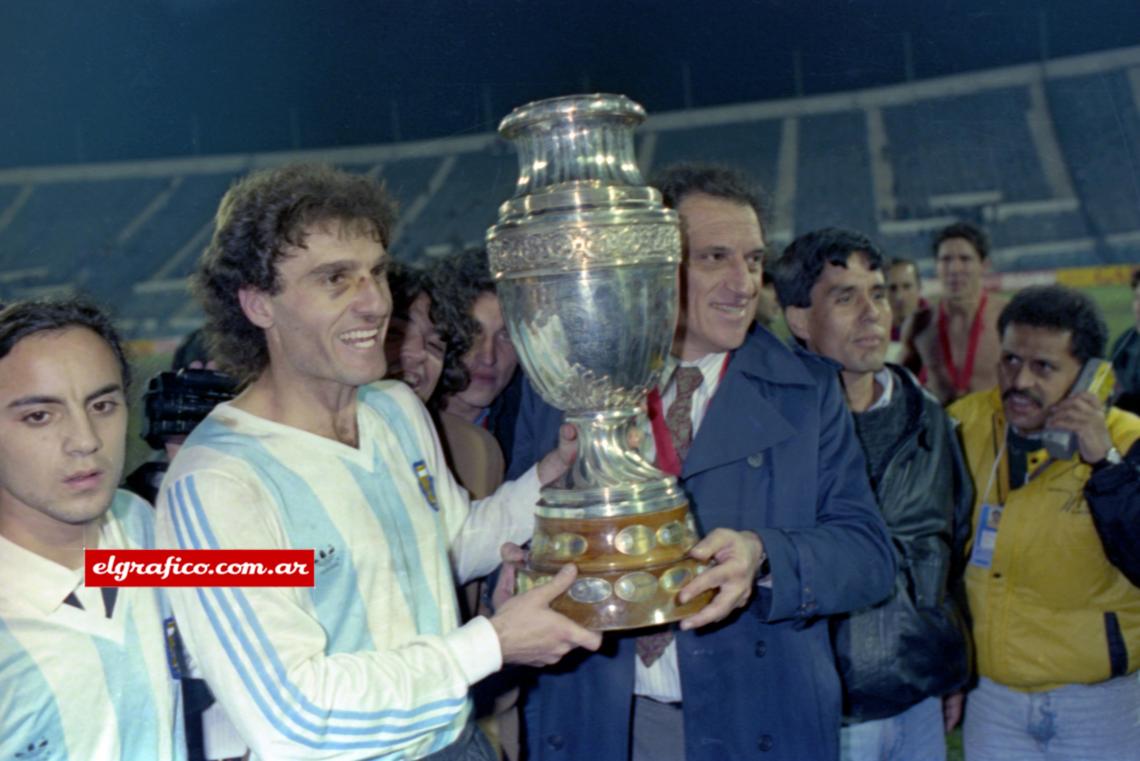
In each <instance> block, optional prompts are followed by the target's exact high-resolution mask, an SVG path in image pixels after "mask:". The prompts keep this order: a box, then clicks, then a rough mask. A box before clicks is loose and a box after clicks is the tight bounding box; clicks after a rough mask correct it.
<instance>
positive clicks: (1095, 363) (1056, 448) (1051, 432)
mask: <svg viewBox="0 0 1140 761" xmlns="http://www.w3.org/2000/svg"><path fill="white" fill-rule="evenodd" d="M1115 388H1116V373H1115V372H1113V369H1112V363H1111V362H1109V361H1108V360H1104V359H1097V358H1094V359H1090V360H1089V361H1088V362H1085V365H1084V367H1082V368H1081V372H1080V374H1078V375H1077V379H1076V380H1075V381H1073V387H1072V388H1071V389H1069V393H1068V394H1067V396H1075V395H1077V394H1079V393H1081V392H1082V391H1091V392H1092V393H1093V394H1094V395H1095V396H1096V398H1097V399H1100V401H1101V403H1102V404H1104V405H1105V406H1107V405H1108V402H1109V399H1111V398H1112V394H1113V391H1114V389H1115ZM1041 445H1042V446H1044V447H1045V449H1046V450H1048V452H1049V456H1050V457H1052V458H1053V459H1055V460H1067V459H1069V458H1070V457H1072V456H1073V454H1074V453H1076V451H1077V435H1076V434H1075V433H1073V432H1072V431H1064V430H1061V429H1060V428H1046V429H1045V430H1044V431H1042V432H1041Z"/></svg>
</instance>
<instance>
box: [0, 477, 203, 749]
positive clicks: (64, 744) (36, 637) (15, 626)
mask: <svg viewBox="0 0 1140 761" xmlns="http://www.w3.org/2000/svg"><path fill="white" fill-rule="evenodd" d="M100 520H101V526H100V533H99V546H100V547H103V548H134V549H146V548H150V547H153V546H154V515H153V510H152V509H151V507H150V505H148V504H146V503H145V502H143V501H142V500H141V499H139V498H138V497H136V496H134V495H133V494H130V493H129V492H125V491H119V492H116V494H115V497H114V500H113V501H112V503H111V507H110V509H109V510H108V511H107V513H106V514H105V515H104V516H103V517H102V518H101V519H100ZM0 578H2V579H3V582H2V583H0V759H4V761H9V759H12V760H13V761H17V760H18V761H45V760H46V759H53V761H58V760H62V759H70V760H74V761H87V760H88V759H99V761H115V759H119V761H136V760H137V759H148V760H149V759H154V761H167V760H173V761H181V760H182V759H185V757H186V752H185V740H184V737H183V732H182V703H181V695H182V693H181V689H180V684H179V682H178V681H177V679H176V678H175V672H176V667H175V666H173V665H172V663H174V664H176V663H177V662H178V661H177V660H175V661H173V662H172V661H171V660H170V659H169V656H170V654H171V653H170V651H169V650H168V638H167V632H166V630H165V628H164V621H169V623H170V625H171V626H173V619H172V618H171V617H170V611H169V609H168V608H167V606H166V603H165V599H164V598H163V596H162V595H161V594H160V593H159V590H157V589H154V588H146V587H138V588H131V587H124V588H122V589H119V591H118V593H117V597H116V599H115V604H114V608H113V611H112V615H111V617H110V618H107V617H106V613H105V610H104V605H103V598H102V594H101V592H100V590H98V589H87V588H85V587H83V570H82V569H77V570H69V569H67V568H64V567H63V566H61V565H59V564H58V563H55V562H53V561H51V560H48V559H46V558H43V557H41V556H39V555H37V554H35V553H33V552H30V551H29V550H26V549H24V548H23V547H20V546H18V545H16V544H14V543H12V542H10V541H8V540H7V539H5V538H3V537H0ZM70 593H74V594H75V597H76V598H77V599H78V601H79V602H80V604H81V605H82V606H83V607H82V608H80V607H76V606H74V605H71V604H64V599H65V598H66V597H68V595H69V594H70ZM170 642H171V644H172V645H173V646H174V647H176V646H177V645H176V642H177V638H176V637H171V638H170Z"/></svg>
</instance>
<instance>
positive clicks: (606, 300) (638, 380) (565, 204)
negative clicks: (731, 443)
mask: <svg viewBox="0 0 1140 761" xmlns="http://www.w3.org/2000/svg"><path fill="white" fill-rule="evenodd" d="M644 119H645V111H644V110H643V109H642V108H641V106H639V105H638V104H636V103H634V102H633V101H631V100H630V99H628V98H626V97H624V96H621V95H604V94H598V95H574V96H567V97H562V98H553V99H550V100H544V101H538V102H535V103H530V104H527V105H525V106H522V107H520V108H518V109H515V110H514V111H513V112H512V113H511V114H510V115H509V116H507V117H506V118H505V119H504V120H503V122H502V124H501V125H500V126H499V133H500V134H501V135H503V137H505V138H507V139H509V140H511V141H513V142H514V144H515V146H516V148H517V150H518V156H519V180H518V187H517V192H516V194H515V196H514V197H513V198H511V199H510V200H508V201H506V202H505V203H504V204H503V205H502V206H501V207H500V210H499V221H498V224H496V225H495V226H493V227H492V228H491V229H490V230H488V232H487V251H488V255H489V258H490V263H491V271H492V274H493V275H494V277H495V280H496V287H497V290H498V294H499V300H500V303H501V304H502V309H503V316H504V319H505V321H506V323H507V327H508V330H509V331H510V334H511V339H512V340H513V342H514V345H515V348H516V351H517V352H518V355H519V360H520V361H521V362H522V364H523V367H524V368H525V370H526V372H527V376H528V377H529V379H530V381H531V383H532V385H533V386H534V387H535V390H536V391H537V392H538V393H539V394H540V395H541V396H542V398H543V399H545V400H546V401H547V402H548V403H550V404H551V405H553V406H555V407H557V408H559V409H561V410H563V411H564V413H565V419H566V421H567V422H569V423H572V424H574V425H575V426H576V427H577V429H578V457H577V459H576V461H575V463H574V465H573V467H572V468H571V470H570V472H569V473H568V474H567V476H566V477H565V478H564V479H563V480H562V481H561V482H559V483H557V484H553V485H551V486H548V487H546V488H544V489H543V490H542V500H541V501H540V502H539V504H538V507H537V508H536V522H535V532H534V538H533V539H532V541H531V552H530V556H529V560H528V562H527V566H526V567H525V568H524V569H522V570H521V571H520V574H519V589H520V590H522V591H525V590H526V589H529V588H531V587H533V586H535V585H537V584H542V583H545V582H546V581H548V580H549V578H550V577H551V576H552V575H553V574H554V573H556V572H557V571H558V569H559V568H560V567H561V566H562V565H564V564H566V563H570V562H572V563H575V564H577V566H578V569H579V577H578V579H576V580H575V582H574V584H573V585H572V586H571V588H570V589H569V590H568V592H567V593H566V594H564V595H561V596H559V597H558V598H557V599H556V600H555V602H554V603H553V605H552V607H553V608H555V609H556V610H559V611H560V612H562V613H565V614H566V615H568V616H570V617H571V618H573V619H575V620H576V621H578V622H580V623H582V624H583V625H585V626H587V627H589V628H592V629H597V630H610V629H632V628H638V627H643V626H651V625H655V624H660V623H666V622H669V621H675V620H678V619H681V618H684V617H686V616H688V615H691V614H692V613H695V612H696V611H697V610H700V609H701V608H702V607H704V605H706V604H707V603H708V601H709V600H710V599H711V598H712V594H713V593H712V592H711V591H710V592H706V593H704V594H702V595H699V596H698V597H697V598H695V599H693V600H691V601H689V602H688V603H686V604H685V605H683V606H682V605H678V604H677V591H678V590H679V589H680V588H681V587H682V586H683V585H684V584H685V583H686V582H687V581H689V580H690V579H691V578H693V576H695V575H696V574H698V573H700V572H701V571H703V570H704V567H703V566H702V565H700V564H698V563H697V562H696V561H695V560H694V559H692V558H690V557H689V556H688V552H689V550H690V549H691V548H692V546H693V545H694V544H695V543H696V541H697V531H696V525H695V522H694V520H693V516H692V514H691V513H690V512H689V507H688V500H687V499H686V497H685V494H684V492H683V491H682V490H681V489H680V487H679V486H678V485H677V482H676V479H675V478H674V477H673V476H671V475H669V474H667V473H664V472H663V471H661V470H659V469H658V468H657V467H656V466H655V465H654V464H653V463H652V462H651V461H649V460H648V459H647V458H646V457H645V456H643V454H642V453H641V451H640V449H639V447H637V446H635V445H634V443H635V442H636V438H637V437H636V434H635V433H634V432H635V431H646V430H648V425H647V424H646V419H645V399H646V395H647V394H648V392H649V390H650V389H651V388H653V387H654V386H655V385H656V383H657V381H658V379H659V377H660V374H661V370H662V368H663V367H664V365H665V358H666V357H667V356H668V352H669V348H670V345H671V343H672V340H673V332H674V329H675V327H676V322H677V266H678V264H679V263H680V260H681V234H680V226H679V223H678V218H677V214H676V212H674V211H672V210H670V209H666V208H665V207H664V205H663V204H662V203H661V195H660V193H658V192H657V191H656V190H654V189H653V188H649V187H647V186H645V184H644V182H643V180H642V178H641V173H640V170H639V169H638V168H637V163H636V161H635V160H634V155H633V129H634V127H636V125H638V124H639V123H641V122H642V121H643V120H644Z"/></svg>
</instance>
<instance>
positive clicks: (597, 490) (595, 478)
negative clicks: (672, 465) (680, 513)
mask: <svg viewBox="0 0 1140 761" xmlns="http://www.w3.org/2000/svg"><path fill="white" fill-rule="evenodd" d="M566 422H568V423H571V424H573V425H574V426H575V427H576V428H577V429H578V457H577V459H576V460H575V461H574V465H573V466H572V467H571V469H570V471H569V472H568V473H567V474H566V476H564V477H563V479H562V481H561V482H560V483H558V484H557V485H554V486H548V487H546V488H545V489H543V490H542V502H541V503H540V507H539V511H540V514H542V515H548V516H551V517H576V518H586V517H607V516H615V515H634V514H642V513H649V512H656V511H659V510H671V509H673V508H675V507H677V506H679V505H682V504H685V496H684V494H683V493H682V492H681V491H680V490H679V489H678V488H677V485H676V481H675V480H674V479H673V478H672V477H671V476H669V475H667V474H666V473H664V472H662V471H661V470H658V469H657V468H656V467H655V466H654V465H653V464H652V463H651V462H649V460H647V459H646V458H645V457H644V455H643V454H642V452H641V450H640V445H641V443H642V442H641V439H642V431H645V430H647V428H648V426H647V425H645V416H644V414H643V413H642V412H641V411H640V410H636V409H634V410H621V409H619V410H606V411H605V412H601V413H589V414H567V416H566Z"/></svg>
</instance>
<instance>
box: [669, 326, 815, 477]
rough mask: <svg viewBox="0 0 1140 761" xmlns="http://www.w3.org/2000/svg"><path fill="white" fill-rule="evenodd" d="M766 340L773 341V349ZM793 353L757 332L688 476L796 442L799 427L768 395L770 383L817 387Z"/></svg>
mask: <svg viewBox="0 0 1140 761" xmlns="http://www.w3.org/2000/svg"><path fill="white" fill-rule="evenodd" d="M764 339H770V342H771V344H774V346H773V345H764V344H765V343H768V342H767V341H765V340H764ZM798 365H799V361H798V360H797V359H795V357H794V355H793V354H792V352H791V351H790V350H789V349H788V348H787V347H786V346H783V345H782V344H780V343H779V342H778V341H777V340H776V339H775V338H774V337H771V336H770V335H768V334H764V335H763V336H761V335H757V334H755V333H754V334H753V335H752V336H751V337H750V340H748V341H745V344H744V346H742V347H741V348H740V349H739V350H738V352H737V353H736V355H734V356H733V359H732V362H731V363H730V364H729V368H728V373H727V374H726V375H725V377H724V380H723V381H721V384H720V387H719V388H718V389H717V390H716V393H715V394H714V395H713V398H712V401H711V402H710V403H709V407H708V410H707V411H706V412H705V418H704V420H702V421H701V426H700V428H699V429H698V431H697V436H696V438H694V439H693V446H692V448H691V449H690V450H689V456H688V457H686V458H685V462H684V464H683V465H682V467H681V477H682V478H688V477H690V476H693V475H695V474H697V473H700V472H702V471H705V470H709V469H710V468H716V467H719V466H721V465H726V464H728V463H731V462H737V461H739V460H744V459H748V458H754V459H756V461H755V462H754V463H753V464H755V465H759V464H761V460H760V459H759V458H764V457H766V456H767V455H766V454H764V452H765V450H767V449H770V448H771V447H773V446H775V445H777V444H779V443H781V442H784V441H787V440H788V439H790V438H792V437H793V436H794V435H795V433H796V429H795V426H793V425H792V423H791V422H789V420H788V419H787V417H786V416H785V415H784V413H783V411H781V409H780V408H778V407H776V406H775V405H773V404H772V402H771V401H769V398H768V395H766V394H765V393H764V388H765V386H766V385H767V384H768V383H769V382H772V383H776V384H780V385H809V386H810V385H812V383H813V382H812V379H811V376H810V375H808V374H807V372H806V371H805V370H803V369H802V368H801V367H798Z"/></svg>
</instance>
